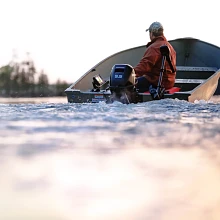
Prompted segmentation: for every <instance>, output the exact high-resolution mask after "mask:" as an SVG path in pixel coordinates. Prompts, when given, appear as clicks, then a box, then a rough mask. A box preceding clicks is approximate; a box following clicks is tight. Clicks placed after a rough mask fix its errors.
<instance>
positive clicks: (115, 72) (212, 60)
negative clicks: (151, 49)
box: [65, 38, 220, 103]
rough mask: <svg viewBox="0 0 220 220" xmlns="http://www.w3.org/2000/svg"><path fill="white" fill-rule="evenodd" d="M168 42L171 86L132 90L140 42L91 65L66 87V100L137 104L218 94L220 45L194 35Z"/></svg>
mask: <svg viewBox="0 0 220 220" xmlns="http://www.w3.org/2000/svg"><path fill="white" fill-rule="evenodd" d="M169 42H170V44H171V45H172V46H173V48H174V49H175V51H176V56H177V65H176V68H177V72H176V80H175V85H174V87H173V88H171V89H169V90H164V89H163V90H160V91H159V90H158V89H161V88H159V84H158V88H154V89H153V90H151V91H146V92H144V93H139V92H138V91H137V90H135V81H134V78H135V77H134V72H133V70H132V66H135V65H137V63H138V62H139V60H140V59H141V58H142V56H143V54H144V52H145V50H146V46H145V45H143V46H139V47H135V48H131V49H127V50H123V51H121V52H118V53H116V54H113V55H111V56H109V57H107V58H106V59H104V60H102V61H101V62H99V63H98V64H97V65H95V66H94V67H92V68H91V69H90V70H89V71H88V72H86V73H85V74H84V75H83V76H82V77H80V78H79V79H78V80H77V81H76V82H75V83H73V84H72V85H70V87H69V88H67V89H66V90H65V93H66V95H67V100H68V102H70V103H98V102H106V103H112V102H113V101H115V100H116V101H121V102H123V103H137V102H147V101H152V100H155V99H162V98H172V99H179V100H186V101H188V102H194V101H195V100H205V101H208V100H209V99H210V98H211V97H212V96H213V95H219V94H220V82H219V81H220V48H219V47H217V46H215V45H213V44H210V43H207V42H204V41H201V40H199V39H195V38H179V39H175V40H170V41H169ZM165 49H166V48H165ZM161 56H163V58H164V59H165V60H166V58H167V59H168V57H169V51H168V55H167V54H162V52H161ZM161 75H162V72H161ZM122 78H124V79H123V82H122ZM119 94H120V95H119ZM122 94H124V95H122Z"/></svg>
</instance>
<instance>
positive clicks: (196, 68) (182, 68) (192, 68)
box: [176, 66, 218, 72]
mask: <svg viewBox="0 0 220 220" xmlns="http://www.w3.org/2000/svg"><path fill="white" fill-rule="evenodd" d="M176 69H177V72H178V71H184V72H186V71H187V72H188V71H189V72H197V71H199V72H209V71H211V72H216V71H217V70H218V68H216V67H199V66H176Z"/></svg>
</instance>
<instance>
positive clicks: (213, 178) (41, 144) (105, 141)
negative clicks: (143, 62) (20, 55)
mask: <svg viewBox="0 0 220 220" xmlns="http://www.w3.org/2000/svg"><path fill="white" fill-rule="evenodd" d="M219 110H220V98H218V97H217V98H215V99H213V100H211V101H209V102H205V101H196V102H195V103H188V102H186V101H180V100H169V99H167V100H160V101H153V102H148V103H139V104H130V105H124V104H121V103H118V102H115V103H113V104H105V103H98V104H73V103H66V100H65V101H63V102H62V103H61V102H60V103H59V102H57V101H56V102H55V101H54V102H53V101H51V100H50V101H49V102H38V103H27V102H23V103H22V102H21V103H15V102H11V101H10V103H2V104H0V116H1V124H0V143H1V144H0V164H1V169H0V183H1V188H0V195H1V196H0V219H4V220H11V219H16V220H29V219H31V220H35V219H36V220H38V219H46V220H47V219H53V220H72V219H79V220H87V219H89V220H103V219H106V220H121V219H123V220H124V219H126V220H142V219H153V220H170V219H178V220H185V219H187V220H189V219H190V220H207V219H214V220H218V219H219V218H220V211H219V210H220V189H219V185H220V174H219V166H220V153H219V142H220V126H219V125H220V111H219Z"/></svg>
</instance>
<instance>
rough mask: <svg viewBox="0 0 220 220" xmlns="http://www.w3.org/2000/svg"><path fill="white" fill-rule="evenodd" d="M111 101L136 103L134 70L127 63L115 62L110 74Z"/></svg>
mask: <svg viewBox="0 0 220 220" xmlns="http://www.w3.org/2000/svg"><path fill="white" fill-rule="evenodd" d="M109 88H110V91H111V94H112V95H111V101H112V102H113V101H119V102H122V103H124V104H129V103H137V92H136V88H135V72H134V69H133V67H132V66H131V65H129V64H115V65H114V66H113V67H112V70H111V75H110V87H109Z"/></svg>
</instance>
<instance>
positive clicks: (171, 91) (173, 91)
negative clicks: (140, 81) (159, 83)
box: [144, 87, 180, 94]
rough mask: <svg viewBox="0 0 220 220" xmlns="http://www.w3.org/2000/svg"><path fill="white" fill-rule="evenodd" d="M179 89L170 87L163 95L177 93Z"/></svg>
mask: <svg viewBox="0 0 220 220" xmlns="http://www.w3.org/2000/svg"><path fill="white" fill-rule="evenodd" d="M179 91H180V88H179V87H172V88H170V89H167V90H165V94H173V93H175V92H179ZM144 94H150V92H149V91H146V92H144Z"/></svg>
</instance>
